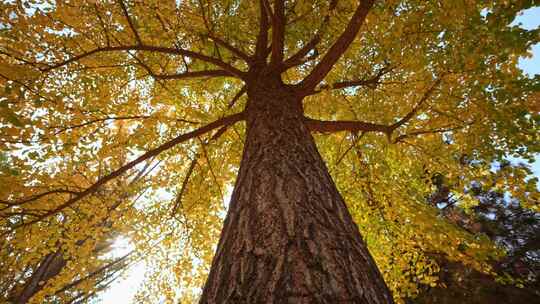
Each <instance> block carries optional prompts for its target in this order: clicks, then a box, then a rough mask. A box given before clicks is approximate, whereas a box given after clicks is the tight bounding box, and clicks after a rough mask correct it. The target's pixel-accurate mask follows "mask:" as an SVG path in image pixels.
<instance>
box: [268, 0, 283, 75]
mask: <svg viewBox="0 0 540 304" xmlns="http://www.w3.org/2000/svg"><path fill="white" fill-rule="evenodd" d="M284 2H285V1H284V0H275V3H274V14H273V15H272V56H271V61H270V63H271V64H272V65H273V66H279V65H280V64H281V62H282V61H283V47H284V44H285V22H286V21H285V3H284Z"/></svg>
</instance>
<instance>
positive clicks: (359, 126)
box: [305, 117, 392, 135]
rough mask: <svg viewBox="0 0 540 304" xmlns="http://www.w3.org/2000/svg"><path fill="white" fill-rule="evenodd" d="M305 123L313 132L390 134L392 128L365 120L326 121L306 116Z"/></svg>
mask: <svg viewBox="0 0 540 304" xmlns="http://www.w3.org/2000/svg"><path fill="white" fill-rule="evenodd" d="M305 124H306V126H307V128H308V129H309V130H310V131H312V132H321V133H333V132H339V131H350V132H360V131H362V132H381V133H384V134H387V135H389V134H390V133H391V132H392V129H391V128H390V127H389V126H385V125H380V124H374V123H369V122H363V121H352V120H351V121H347V120H341V121H325V120H316V119H311V118H307V117H305Z"/></svg>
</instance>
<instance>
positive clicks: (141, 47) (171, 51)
mask: <svg viewBox="0 0 540 304" xmlns="http://www.w3.org/2000/svg"><path fill="white" fill-rule="evenodd" d="M116 51H143V52H157V53H163V54H170V55H182V56H186V57H190V58H194V59H198V60H201V61H205V62H208V63H212V64H214V65H216V66H218V67H220V68H222V69H223V70H225V71H228V72H229V73H231V74H232V75H234V76H236V77H238V78H241V79H243V78H245V73H244V72H242V71H240V70H238V69H236V68H235V67H233V66H231V65H229V64H227V63H225V62H223V61H221V60H219V59H217V58H214V57H210V56H206V55H203V54H200V53H197V52H193V51H189V50H184V49H181V48H170V47H161V46H150V45H122V46H110V47H100V48H96V49H93V50H91V51H88V52H85V53H83V54H80V55H76V56H73V57H71V58H70V59H67V60H65V61H62V62H60V63H57V64H54V65H50V66H48V67H47V68H43V69H41V71H42V72H48V71H51V70H53V69H57V68H60V67H62V66H65V65H67V64H70V63H72V62H75V61H78V60H81V59H83V58H86V57H89V56H92V55H94V54H97V53H108V52H116Z"/></svg>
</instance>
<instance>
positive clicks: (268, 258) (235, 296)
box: [201, 80, 393, 304]
mask: <svg viewBox="0 0 540 304" xmlns="http://www.w3.org/2000/svg"><path fill="white" fill-rule="evenodd" d="M248 97H249V98H248V105H247V108H246V123H247V136H246V142H245V146H244V154H243V158H242V162H241V165H240V172H239V175H238V179H237V181H236V185H235V188H234V191H233V194H232V198H231V203H230V206H229V210H228V214H227V217H226V219H225V223H224V227H223V231H222V234H221V239H220V242H219V245H218V248H217V251H216V255H215V257H214V260H213V263H212V268H211V272H210V275H209V278H208V280H207V282H206V285H205V287H204V291H203V295H202V298H201V303H369V304H377V303H392V302H393V301H392V297H391V295H390V292H389V290H388V288H387V287H386V285H385V283H384V281H383V279H382V276H381V274H380V273H379V271H378V269H377V266H376V265H375V263H374V261H373V259H372V258H371V256H370V254H369V252H368V250H367V248H366V246H365V245H364V243H363V241H362V238H361V236H360V233H359V231H358V228H357V226H356V224H355V223H354V222H353V220H352V218H351V216H350V214H349V212H348V210H347V207H346V205H345V203H344V201H343V199H342V197H341V195H340V194H339V193H338V191H337V189H336V187H335V185H334V182H333V181H332V179H331V177H330V175H329V174H328V170H327V168H326V166H325V164H324V162H323V160H322V158H321V156H320V154H319V152H318V151H317V148H316V146H315V143H314V140H313V138H312V136H311V134H310V133H309V131H308V129H307V128H306V126H305V125H304V123H303V113H302V108H301V100H300V98H298V97H295V95H294V93H293V90H291V89H290V88H288V87H286V86H285V85H283V84H282V83H281V81H279V80H277V81H274V82H273V83H269V81H265V83H264V85H258V86H257V87H255V88H248Z"/></svg>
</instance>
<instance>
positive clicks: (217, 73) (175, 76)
mask: <svg viewBox="0 0 540 304" xmlns="http://www.w3.org/2000/svg"><path fill="white" fill-rule="evenodd" d="M149 72H150V71H149ZM150 75H151V76H152V77H154V78H157V79H162V80H170V79H186V78H198V77H234V76H235V75H233V74H231V73H230V72H228V71H225V70H206V71H195V72H184V73H179V74H171V75H167V74H162V75H160V74H154V73H151V74H150Z"/></svg>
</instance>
